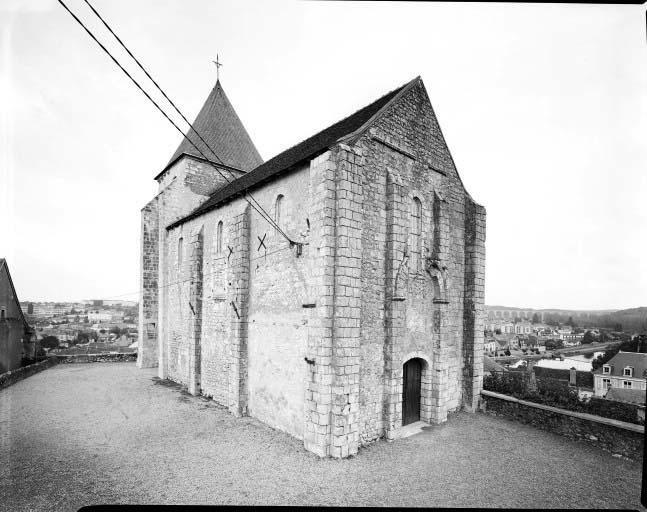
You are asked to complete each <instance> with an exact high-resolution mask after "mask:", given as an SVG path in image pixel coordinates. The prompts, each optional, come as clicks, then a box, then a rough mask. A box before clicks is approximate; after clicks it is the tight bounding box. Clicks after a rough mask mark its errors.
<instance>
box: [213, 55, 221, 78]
mask: <svg viewBox="0 0 647 512" xmlns="http://www.w3.org/2000/svg"><path fill="white" fill-rule="evenodd" d="M212 62H213V63H214V64H215V65H216V80H220V66H222V64H221V63H220V60H219V59H218V54H217V53H216V60H214V61H212Z"/></svg>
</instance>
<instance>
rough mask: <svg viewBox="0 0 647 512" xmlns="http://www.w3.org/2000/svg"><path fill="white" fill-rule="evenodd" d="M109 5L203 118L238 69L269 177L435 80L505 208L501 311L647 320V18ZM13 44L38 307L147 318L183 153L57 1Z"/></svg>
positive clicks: (12, 251)
mask: <svg viewBox="0 0 647 512" xmlns="http://www.w3.org/2000/svg"><path fill="white" fill-rule="evenodd" d="M65 1H66V3H68V5H69V6H70V8H71V9H72V10H74V11H75V12H77V13H78V15H79V16H80V17H81V18H82V19H83V20H84V21H87V22H88V25H89V26H90V27H91V28H92V30H95V31H96V33H97V35H99V37H100V38H101V39H102V40H103V41H106V42H110V39H109V38H108V34H107V32H106V31H105V30H104V29H102V26H101V25H100V23H99V22H97V21H95V20H94V19H93V15H92V13H91V11H90V10H89V9H88V7H87V6H86V5H85V4H84V3H83V2H82V1H81V0H65ZM91 1H92V2H93V5H94V6H95V7H96V8H97V10H98V11H99V12H100V13H101V14H102V15H104V17H105V18H106V20H107V21H108V23H110V24H111V25H112V27H113V28H114V29H115V30H116V31H117V33H118V34H119V35H120V36H121V37H122V39H123V40H124V41H125V42H126V43H127V44H128V46H129V47H130V48H131V50H132V51H133V52H134V53H135V55H136V56H138V57H139V58H140V60H142V61H143V63H144V64H145V65H146V66H147V67H148V69H149V71H151V73H152V74H153V76H154V77H156V78H157V79H158V80H159V82H160V84H161V85H162V86H163V87H164V88H165V89H166V91H167V93H168V94H169V95H170V96H171V98H172V99H174V100H175V102H176V103H177V104H178V106H180V108H181V109H182V110H183V111H184V112H185V113H186V114H187V116H188V117H190V118H191V119H193V118H194V117H195V115H196V114H197V112H198V110H199V109H200V107H201V106H202V103H203V101H204V100H205V99H206V96H207V95H208V93H209V91H210V90H211V88H212V87H213V85H214V82H215V78H216V73H215V66H214V65H213V64H212V62H211V61H212V60H213V59H215V56H216V53H218V54H219V55H220V59H221V61H222V62H223V63H224V66H223V67H222V69H221V81H222V84H223V87H224V89H225V91H226V93H227V95H228V96H229V99H230V100H231V102H232V104H233V105H234V108H235V109H236V110H237V112H238V114H239V116H240V118H241V119H242V121H243V123H244V124H245V126H246V128H247V130H248V132H249V133H250V135H251V137H252V139H253V141H254V143H255V144H256V146H257V148H258V150H259V151H260V153H261V155H262V156H263V158H264V159H268V158H271V157H272V156H274V155H275V154H276V153H278V152H280V151H282V150H283V149H285V148H287V147H289V146H292V145H294V144H295V143H297V142H299V141H300V140H302V139H304V138H306V137H308V136H309V135H312V134H313V133H315V132H316V131H319V130H321V129H322V128H325V127H326V126H327V125H329V124H331V123H333V122H335V121H337V120H339V119H341V118H343V117H346V116H347V115H349V114H350V113H352V112H354V111H355V110H357V109H359V108H361V107H362V106H364V105H366V104H368V103H370V102H372V101H373V100H375V99H376V98H378V97H379V96H381V95H383V94H384V93H386V92H388V91H390V90H392V89H394V88H396V87H399V86H400V85H402V84H403V83H404V82H407V81H409V80H411V79H412V78H414V77H415V76H417V75H421V77H422V79H423V81H424V83H425V85H426V87H427V90H428V92H429V96H430V98H431V102H432V104H433V106H434V109H435V111H436V114H437V116H438V120H439V122H440V125H441V127H442V129H443V133H444V135H445V137H446V139H447V143H448V145H449V148H450V151H451V152H452V155H453V157H454V160H455V162H456V165H457V167H458V171H459V173H460V175H461V177H462V179H463V182H464V183H465V186H466V187H467V190H468V191H469V193H470V194H471V195H472V197H473V198H474V199H475V200H476V201H477V202H479V203H481V204H483V205H484V206H485V207H486V209H487V215H488V216H487V242H486V250H487V263H486V269H487V270H486V303H487V304H498V305H507V306H520V307H536V308H544V307H561V308H576V309H603V308H626V307H635V306H645V305H647V296H646V295H647V270H646V263H645V260H646V259H647V258H646V254H647V251H646V249H647V242H646V240H647V239H646V230H645V226H646V225H647V208H646V207H645V197H647V195H646V193H647V172H646V171H647V168H646V166H645V163H646V162H647V144H646V140H647V138H646V136H645V134H647V121H646V119H647V50H646V47H645V6H632V5H624V6H612V5H559V4H557V5H541V4H540V5H532V4H528V5H523V4H497V5H492V4H471V3H470V4H436V3H398V4H395V3H387V2H383V3H368V2H358V3H345V2H339V3H338V2H265V1H263V2H240V1H236V2H233V1H232V2H224V1H223V2H219V1H213V0H191V1H186V0H183V1H180V0H177V1H170V0H169V1H164V2H162V1H153V0H138V1H136V2H135V1H130V0H91ZM0 26H1V37H2V51H1V55H0V59H1V61H0V70H1V71H0V101H1V102H2V103H1V107H2V108H1V109H0V115H1V119H0V257H3V256H4V257H6V258H7V260H8V263H9V268H10V270H11V273H12V276H13V280H14V284H15V286H16V289H17V292H18V295H19V298H20V299H21V300H61V301H62V300H78V299H91V298H113V297H114V298H122V299H125V300H137V290H138V288H139V238H140V209H141V208H142V207H143V206H144V205H145V204H146V203H147V202H148V201H149V200H150V199H151V198H152V197H153V195H154V194H155V193H156V183H155V182H154V180H153V178H154V176H156V175H157V174H158V173H159V172H160V171H161V169H162V168H163V167H164V165H165V164H166V162H167V161H168V159H169V158H170V156H171V154H172V153H173V152H174V150H175V149H176V147H177V145H178V144H179V142H180V136H179V134H178V133H177V132H175V131H174V129H173V128H172V127H171V126H170V125H169V124H168V123H167V122H166V121H165V120H164V119H163V118H162V117H161V115H160V114H159V113H158V112H157V111H156V110H155V109H154V107H153V106H152V105H151V104H150V103H148V102H147V101H146V99H145V98H144V97H143V95H142V94H141V93H140V92H139V91H138V90H137V89H135V87H134V86H133V85H132V84H131V83H130V82H129V81H128V79H127V78H126V77H125V76H124V75H123V74H121V72H120V71H119V70H118V68H116V66H115V65H114V64H113V63H112V62H111V61H110V60H109V59H108V57H107V56H106V55H105V54H103V53H102V52H101V50H100V49H99V48H98V47H97V46H96V45H95V43H94V42H93V41H92V40H91V39H90V38H89V37H88V35H87V34H86V33H85V32H84V31H83V30H82V29H81V28H80V27H79V26H78V25H77V24H76V23H75V22H74V21H73V19H72V18H71V17H70V16H69V15H68V14H67V12H65V11H64V10H63V8H62V7H61V6H60V5H59V4H58V3H57V2H56V1H54V0H34V1H25V0H21V1H12V0H3V1H2V3H0ZM108 46H109V47H110V48H111V49H114V51H115V55H116V56H117V57H118V58H119V59H120V60H121V59H123V60H124V62H126V60H125V57H124V53H123V52H122V51H119V50H118V48H117V47H116V45H115V44H113V43H111V42H110V44H109V45H108ZM128 68H129V69H131V70H133V71H134V72H135V67H134V66H133V65H131V64H128ZM136 76H138V77H139V76H140V74H136Z"/></svg>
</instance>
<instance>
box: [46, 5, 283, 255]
mask: <svg viewBox="0 0 647 512" xmlns="http://www.w3.org/2000/svg"><path fill="white" fill-rule="evenodd" d="M58 3H60V4H61V5H62V6H63V8H64V9H65V10H66V11H67V12H68V13H69V14H70V16H72V17H73V18H74V20H75V21H76V22H77V23H78V24H79V25H80V26H81V27H83V29H84V30H85V31H86V32H87V34H88V35H89V36H90V37H91V38H92V39H93V40H94V42H95V43H97V44H98V45H99V47H100V48H101V49H102V50H103V51H104V52H105V53H106V54H107V55H108V56H109V57H110V59H111V60H112V61H113V62H114V63H115V64H116V65H117V67H119V69H121V71H122V72H123V73H124V74H125V75H126V76H127V77H128V78H129V79H130V80H131V82H133V84H135V86H136V87H137V88H138V89H139V90H140V91H141V92H142V94H144V96H146V98H147V99H148V100H149V101H150V102H151V103H152V104H153V105H154V106H155V107H156V108H157V110H159V112H160V113H161V114H162V115H163V116H164V117H165V118H166V120H167V121H168V122H169V123H171V124H172V125H173V127H174V128H175V129H176V130H177V131H178V132H180V134H182V136H183V137H184V138H185V139H186V140H187V141H188V142H189V144H191V145H192V146H193V147H194V148H195V149H196V151H198V152H199V153H200V155H202V157H203V158H204V159H205V160H206V161H207V162H209V163H211V164H213V165H214V168H215V169H216V171H217V172H218V174H220V176H222V177H223V178H224V179H225V180H226V181H227V182H228V183H230V181H229V179H228V178H227V177H226V176H225V175H224V174H223V173H222V172H221V171H220V169H219V168H218V164H217V163H216V162H214V161H212V160H211V159H210V158H208V157H207V156H206V155H205V154H204V153H203V152H202V150H201V149H200V148H199V147H198V146H197V145H196V144H195V143H194V142H193V141H192V140H191V139H190V138H189V137H188V132H187V134H185V133H184V132H183V131H182V130H181V129H180V128H179V126H178V125H177V124H176V123H175V122H174V121H173V120H172V119H171V118H170V117H169V116H168V115H167V114H166V112H164V110H163V109H162V108H161V107H160V106H159V104H158V103H157V102H156V101H155V100H154V99H153V98H152V97H151V96H150V95H149V94H148V93H147V92H146V91H145V90H144V89H143V87H142V86H141V85H140V84H139V83H138V82H137V80H135V79H134V78H133V77H132V75H131V74H130V73H129V72H128V71H127V70H126V69H125V68H124V67H123V66H122V65H121V63H120V62H119V61H118V60H117V59H116V58H115V57H114V56H113V55H112V54H111V53H110V51H109V50H108V49H107V48H106V47H105V46H104V45H103V44H102V43H101V42H100V41H99V40H98V39H97V38H96V37H95V35H94V34H93V33H92V31H90V29H88V28H87V27H86V26H85V24H84V23H83V22H82V21H81V20H80V19H79V18H78V16H76V14H74V13H73V12H72V11H71V10H70V9H69V8H68V6H67V5H65V3H64V2H63V0H58ZM86 3H87V2H86ZM88 5H90V4H89V3H88ZM90 7H91V8H92V6H90ZM92 10H93V11H94V12H95V13H96V10H95V9H94V8H92ZM96 14H97V16H99V15H98V13H96ZM100 19H101V18H100ZM102 21H103V19H102ZM103 23H104V25H106V26H107V24H106V23H105V22H103ZM111 33H112V34H113V35H114V36H115V38H117V36H116V35H115V34H114V32H112V30H111ZM117 39H118V38H117ZM118 41H119V42H120V44H121V45H122V46H124V49H126V51H128V53H129V54H130V55H131V57H132V58H133V59H135V57H134V56H132V53H131V52H130V51H129V50H128V49H127V48H126V47H125V45H123V43H122V42H121V40H120V39H118ZM135 60H136V59H135ZM138 64H139V63H138ZM139 65H140V67H142V66H141V64H139ZM142 70H144V69H143V67H142ZM144 72H145V73H146V75H147V76H148V77H149V78H150V79H151V81H153V82H154V80H153V79H152V78H151V77H150V75H149V74H148V73H147V72H146V71H145V70H144ZM154 83H155V82H154ZM155 84H156V83H155ZM156 86H157V84H156ZM157 87H158V89H160V92H162V94H164V92H163V91H162V90H161V88H159V86H157ZM164 97H165V98H166V99H167V100H168V101H169V103H172V102H171V100H170V99H169V98H168V96H166V94H164ZM173 106H174V108H175V109H176V110H177V111H178V113H180V115H181V116H182V118H183V119H184V120H185V121H186V122H187V123H188V124H189V126H190V127H192V125H191V123H189V122H188V121H187V120H186V117H184V115H182V114H181V112H179V110H178V109H177V107H175V105H174V104H173ZM192 128H193V127H192ZM193 131H194V132H195V133H196V134H197V131H196V130H195V128H194V129H193ZM200 138H201V139H202V137H200ZM202 140H203V139H202ZM203 142H204V140H203ZM205 144H206V142H205ZM206 145H207V147H209V145H208V144H206ZM209 149H210V150H211V151H212V153H214V155H215V154H216V153H215V152H214V151H213V149H212V148H210V147H209ZM216 157H217V155H216ZM221 162H222V160H221ZM223 165H224V163H223ZM230 172H231V171H230ZM245 194H246V195H249V193H248V192H245ZM243 199H245V200H246V201H247V203H248V204H249V205H250V206H251V207H252V208H254V209H255V210H256V211H257V212H258V213H259V215H260V216H261V217H262V218H264V219H265V220H266V221H267V222H268V223H269V224H270V225H271V226H272V227H274V228H275V229H276V230H277V231H278V232H279V233H280V234H281V235H282V236H283V237H284V238H285V239H286V240H287V241H288V242H290V244H291V245H292V244H294V243H295V242H293V241H292V239H290V237H289V236H288V235H287V234H286V233H285V232H284V231H283V230H282V229H281V227H280V226H279V225H278V224H277V223H276V222H274V220H273V219H272V218H271V217H270V216H269V214H268V213H267V212H266V211H265V210H263V212H264V213H261V211H260V210H259V208H257V207H256V206H255V205H254V204H252V202H251V201H250V200H249V199H248V198H247V197H245V196H243ZM254 201H256V200H255V199H254ZM256 203H257V204H258V202H256ZM258 206H259V207H260V205H258Z"/></svg>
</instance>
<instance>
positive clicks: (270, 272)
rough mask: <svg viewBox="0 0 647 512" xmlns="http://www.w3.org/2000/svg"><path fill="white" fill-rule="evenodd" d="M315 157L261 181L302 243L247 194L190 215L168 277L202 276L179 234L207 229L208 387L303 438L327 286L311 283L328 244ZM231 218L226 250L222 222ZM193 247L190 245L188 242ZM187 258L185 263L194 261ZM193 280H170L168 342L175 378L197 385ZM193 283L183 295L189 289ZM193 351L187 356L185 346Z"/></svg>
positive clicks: (170, 236)
mask: <svg viewBox="0 0 647 512" xmlns="http://www.w3.org/2000/svg"><path fill="white" fill-rule="evenodd" d="M311 188H312V185H311V180H310V173H309V166H306V167H303V168H302V169H298V170H295V171H294V172H292V173H289V174H286V175H285V176H283V177H280V178H278V179H276V180H273V181H272V182H271V183H269V184H267V185H266V186H264V187H262V188H260V189H257V190H255V191H254V193H253V197H254V199H255V200H256V201H258V203H259V204H260V205H261V206H262V207H263V208H264V209H265V210H266V211H267V212H268V214H269V215H271V216H272V217H273V218H275V216H276V211H275V209H276V200H277V197H278V196H279V195H282V196H283V199H282V202H281V204H282V206H281V214H280V217H281V220H280V225H281V227H282V229H283V230H284V231H285V232H286V233H288V234H289V236H290V238H291V239H293V240H295V241H298V242H300V243H303V244H304V245H303V246H302V253H301V254H300V255H299V256H297V254H296V246H292V245H290V243H289V242H288V241H287V240H285V238H283V236H282V235H281V234H280V233H278V231H276V230H275V229H274V228H273V227H272V226H271V225H270V224H269V223H268V222H267V221H266V220H265V219H263V218H262V217H261V215H260V214H259V213H258V212H257V211H256V210H254V209H252V208H251V207H250V206H249V205H248V204H247V202H246V201H245V200H244V199H243V198H237V199H234V200H232V201H230V202H228V203H226V204H224V205H222V206H220V207H219V208H217V209H215V210H213V211H211V212H208V213H206V214H205V215H202V216H201V217H199V218H197V219H193V220H190V221H188V222H186V223H184V224H182V225H181V226H178V227H176V228H174V229H172V230H170V231H168V233H167V234H166V239H167V241H166V245H167V249H166V251H167V254H168V256H167V265H166V272H167V273H168V275H169V278H168V282H169V283H173V282H174V281H186V280H187V279H189V280H191V281H193V282H195V277H191V278H190V277H189V276H188V275H185V273H186V272H187V271H188V270H187V269H188V267H186V265H189V263H188V262H185V263H184V264H183V265H182V268H179V267H178V255H177V250H178V249H177V248H178V241H179V238H180V237H182V238H184V244H186V242H187V240H188V237H189V235H188V233H193V232H195V231H196V230H197V229H202V230H203V251H204V259H203V268H202V274H203V289H202V299H203V300H202V319H201V342H200V357H199V359H200V366H201V368H200V374H201V379H200V387H201V390H200V392H201V393H202V394H203V395H206V396H210V397H213V398H214V400H216V401H217V402H219V403H221V404H223V405H226V406H227V407H229V408H230V410H231V411H232V412H233V413H234V414H238V415H244V414H249V415H252V416H254V417H257V418H259V419H261V420H263V421H264V422H266V423H267V424H269V425H271V426H273V427H276V428H279V429H282V430H285V431H287V432H289V433H291V434H293V435H295V436H297V437H300V438H301V437H303V435H304V414H305V412H304V407H305V406H304V400H305V397H306V381H307V373H308V369H309V365H308V363H307V362H306V361H305V356H306V347H307V340H308V332H309V329H310V326H309V322H310V318H311V317H312V316H313V315H314V316H316V313H315V312H316V309H317V308H318V306H319V304H318V292H317V291H316V290H313V288H312V286H311V282H312V280H313V276H314V274H315V273H316V272H315V271H314V265H316V262H317V261H318V260H317V258H316V255H317V254H318V251H319V247H318V246H315V244H313V243H312V241H311V238H316V237H311V236H310V232H311V228H310V226H312V230H315V229H319V228H320V225H321V222H319V221H318V220H317V218H316V212H311V205H312V204H314V202H313V201H311V200H310V198H311ZM219 222H222V223H223V228H222V239H221V242H220V252H219V251H218V240H217V237H218V223H219ZM185 248H186V245H185ZM185 267H186V268H185ZM187 286H189V285H188V284H179V283H178V284H173V285H172V286H170V287H169V288H168V289H169V293H168V296H167V297H165V300H166V302H167V304H168V306H167V309H166V318H167V325H168V336H167V337H166V339H165V341H164V343H165V344H167V345H168V347H169V350H168V354H169V356H170V357H169V358H168V365H169V372H168V377H169V378H171V379H172V380H174V381H176V382H180V383H183V384H186V385H189V386H190V384H191V379H190V374H191V372H192V371H193V370H192V367H191V361H190V358H191V353H192V350H193V349H191V348H190V347H189V345H190V340H191V333H190V330H189V327H188V326H189V325H190V322H191V316H192V313H191V311H190V307H189V306H188V302H187V301H186V297H188V291H189V290H188V288H187V290H184V288H183V287H187ZM183 291H186V293H185V294H184V298H183V295H182V292H183ZM184 354H186V356H185V355H184Z"/></svg>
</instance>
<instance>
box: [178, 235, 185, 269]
mask: <svg viewBox="0 0 647 512" xmlns="http://www.w3.org/2000/svg"><path fill="white" fill-rule="evenodd" d="M183 253H184V238H182V237H180V239H179V240H178V241H177V268H178V269H181V268H182V258H183V256H184V254H183Z"/></svg>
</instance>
